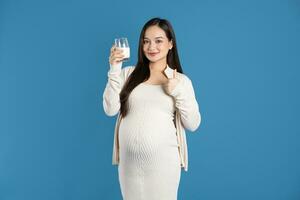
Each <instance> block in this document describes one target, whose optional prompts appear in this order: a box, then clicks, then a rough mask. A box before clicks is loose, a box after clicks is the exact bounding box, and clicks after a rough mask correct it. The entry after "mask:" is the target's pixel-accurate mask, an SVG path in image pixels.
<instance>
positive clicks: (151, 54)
mask: <svg viewBox="0 0 300 200" xmlns="http://www.w3.org/2000/svg"><path fill="white" fill-rule="evenodd" d="M148 54H149V55H150V56H155V55H156V54H158V53H148Z"/></svg>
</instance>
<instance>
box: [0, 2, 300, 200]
mask: <svg viewBox="0 0 300 200" xmlns="http://www.w3.org/2000/svg"><path fill="white" fill-rule="evenodd" d="M156 16H159V17H162V18H167V19H169V20H170V21H171V23H172V24H173V27H174V29H175V32H176V36H177V42H178V48H179V55H180V59H181V63H182V67H183V70H184V72H185V74H187V75H188V76H189V77H190V78H191V79H192V81H193V85H194V89H195V92H196V98H197V100H198V103H199V105H200V112H201V114H202V123H201V125H200V127H199V129H198V130H197V131H196V132H195V133H192V132H187V139H188V148H189V171H188V172H187V173H186V172H183V173H182V177H181V183H180V188H179V195H178V196H179V198H178V199H184V200H220V199H224V200H241V199H243V200H253V199H256V200H266V199H272V200H279V199H280V200H281V199H284V200H299V199H300V156H299V153H300V128H299V111H300V105H299V102H300V98H299V97H300V95H299V85H300V78H299V73H300V70H299V67H300V37H299V35H300V2H299V1H297V0H287V1H279V0H273V1H271V0H270V1H267V0H261V1H259V0H251V1H250V0H249V1H238V0H236V1H221V0H220V1H214V0H213V1H191V0H190V1H189V0H186V1H184V2H182V1H177V2H175V1H172V2H171V1H169V2H167V1H158V0H154V1H144V2H142V1H138V0H136V1H120V0H117V1H106V2H104V1H95V0H94V1H92V0H87V1H68V0H60V1H58V0H57V1H38V0H35V1H34V0H28V1H17V0H10V1H8V0H7V1H5V0H4V1H3V0H2V1H1V2H0V89H1V98H0V123H1V125H0V199H1V200H25V199H26V200H54V199H55V200H83V199H89V200H96V199H108V200H116V199H121V193H120V189H119V183H118V176H117V167H116V166H112V165H111V158H112V144H113V130H114V125H115V119H116V116H115V117H108V116H106V115H105V113H104V111H103V107H102V94H103V91H104V87H105V84H106V82H107V72H108V69H109V65H108V57H109V50H110V47H111V45H112V43H113V40H114V38H116V37H120V36H126V37H128V39H129V42H130V45H131V55H132V57H131V59H130V61H129V62H128V63H126V65H134V64H135V63H136V58H137V43H138V37H139V34H140V31H141V28H142V26H143V25H144V23H145V22H146V21H147V20H149V19H150V18H152V17H156Z"/></svg>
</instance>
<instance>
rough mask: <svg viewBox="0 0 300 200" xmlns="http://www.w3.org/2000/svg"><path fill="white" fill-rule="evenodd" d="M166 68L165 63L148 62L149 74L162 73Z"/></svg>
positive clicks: (163, 61) (164, 61)
mask: <svg viewBox="0 0 300 200" xmlns="http://www.w3.org/2000/svg"><path fill="white" fill-rule="evenodd" d="M166 67H167V61H166V60H162V61H157V62H150V63H149V69H150V72H151V73H153V72H163V71H164V70H165V69H166Z"/></svg>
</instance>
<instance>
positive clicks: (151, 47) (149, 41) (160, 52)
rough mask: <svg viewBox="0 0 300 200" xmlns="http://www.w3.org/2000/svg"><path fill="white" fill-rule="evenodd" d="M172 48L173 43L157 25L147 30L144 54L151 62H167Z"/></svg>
mask: <svg viewBox="0 0 300 200" xmlns="http://www.w3.org/2000/svg"><path fill="white" fill-rule="evenodd" d="M172 47H173V45H172V41H169V39H168V38H167V36H166V33H165V31H164V30H163V29H161V28H160V27H159V26H156V25H154V26H150V27H149V28H147V30H146V31H145V35H144V39H143V52H144V54H145V56H146V57H147V58H148V60H149V61H150V62H157V61H165V62H167V55H168V52H169V50H170V49H171V48H172Z"/></svg>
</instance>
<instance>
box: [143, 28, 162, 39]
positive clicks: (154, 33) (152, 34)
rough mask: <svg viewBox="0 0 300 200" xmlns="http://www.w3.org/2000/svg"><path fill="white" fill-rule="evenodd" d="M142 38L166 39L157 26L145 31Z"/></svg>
mask: <svg viewBox="0 0 300 200" xmlns="http://www.w3.org/2000/svg"><path fill="white" fill-rule="evenodd" d="M144 38H147V39H156V38H166V33H165V31H164V30H163V29H161V28H160V27H158V26H150V27H148V28H147V29H146V31H145V35H144Z"/></svg>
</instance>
